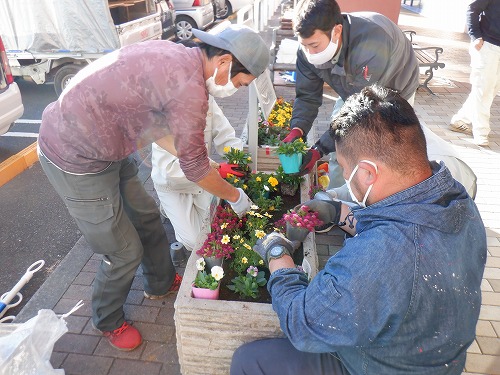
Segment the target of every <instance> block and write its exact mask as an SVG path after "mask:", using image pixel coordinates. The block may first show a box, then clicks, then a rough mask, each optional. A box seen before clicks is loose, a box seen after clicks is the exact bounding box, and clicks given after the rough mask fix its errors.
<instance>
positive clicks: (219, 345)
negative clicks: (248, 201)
mask: <svg viewBox="0 0 500 375" xmlns="http://www.w3.org/2000/svg"><path fill="white" fill-rule="evenodd" d="M309 187H310V184H309V181H307V182H305V183H303V184H302V185H301V202H304V201H307V200H309V197H308V192H309ZM303 248H304V258H305V259H306V260H307V262H308V263H309V265H310V266H311V271H310V276H311V277H313V276H314V275H315V274H316V272H317V270H318V257H317V254H316V247H315V242H314V233H310V234H309V235H308V236H307V238H306V240H305V241H304V244H303ZM197 258H198V256H197V255H196V254H195V252H193V253H192V254H191V256H190V258H189V260H188V263H187V265H186V271H185V273H184V278H183V280H182V284H181V287H180V290H179V292H178V294H177V299H176V301H175V304H174V307H175V313H174V320H175V329H176V336H177V352H178V354H179V362H180V366H181V373H182V374H183V375H194V374H199V375H211V374H213V375H222V374H229V367H230V365H231V357H232V355H233V352H234V351H235V350H236V349H237V348H238V347H239V346H240V345H242V344H244V343H246V342H250V341H254V340H257V339H261V338H269V337H280V336H283V333H282V331H281V329H280V326H279V321H278V318H277V316H276V313H275V312H274V311H273V309H272V306H271V304H266V303H256V302H240V301H221V300H217V301H212V300H203V299H195V298H192V297H191V283H192V281H193V280H194V278H195V276H196V265H195V262H196V259H197Z"/></svg>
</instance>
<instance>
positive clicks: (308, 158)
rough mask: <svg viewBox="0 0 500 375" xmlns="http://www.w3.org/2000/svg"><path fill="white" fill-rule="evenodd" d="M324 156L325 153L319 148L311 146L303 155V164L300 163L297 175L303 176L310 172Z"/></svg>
mask: <svg viewBox="0 0 500 375" xmlns="http://www.w3.org/2000/svg"><path fill="white" fill-rule="evenodd" d="M322 157H323V153H322V152H321V151H320V150H318V149H317V148H314V147H312V148H310V149H309V150H308V151H307V153H306V154H305V155H304V156H303V157H302V164H301V165H300V169H299V172H298V173H297V175H299V176H303V175H305V174H308V173H310V172H311V171H312V169H313V168H314V165H315V164H316V162H317V161H318V160H319V159H321V158H322Z"/></svg>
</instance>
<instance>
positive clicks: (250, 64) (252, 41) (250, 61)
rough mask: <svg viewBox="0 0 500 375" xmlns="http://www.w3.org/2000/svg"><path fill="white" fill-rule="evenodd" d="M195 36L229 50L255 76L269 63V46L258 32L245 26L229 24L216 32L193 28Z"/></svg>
mask: <svg viewBox="0 0 500 375" xmlns="http://www.w3.org/2000/svg"><path fill="white" fill-rule="evenodd" d="M193 34H194V36H195V37H197V38H198V39H200V40H201V41H202V42H204V43H206V44H209V45H211V46H214V47H217V48H221V49H224V50H226V51H229V52H231V53H232V54H233V55H234V57H236V58H237V59H238V61H239V62H240V63H242V64H243V66H244V67H245V68H246V69H247V70H248V71H249V72H250V73H251V74H252V75H253V76H255V77H258V76H260V75H261V74H262V73H263V72H264V70H266V68H267V67H268V65H269V48H268V47H267V46H266V43H265V42H264V40H263V39H262V38H261V36H260V35H259V34H257V33H256V32H255V31H253V30H252V29H250V28H249V27H246V26H240V25H231V26H229V27H228V28H226V29H224V30H222V31H221V32H220V33H218V34H210V33H206V32H204V31H201V30H198V29H193Z"/></svg>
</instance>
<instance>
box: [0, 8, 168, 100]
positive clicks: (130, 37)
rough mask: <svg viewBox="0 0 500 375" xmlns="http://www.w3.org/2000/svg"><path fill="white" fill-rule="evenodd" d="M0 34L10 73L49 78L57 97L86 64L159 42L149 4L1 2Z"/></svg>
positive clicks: (156, 17)
mask: <svg viewBox="0 0 500 375" xmlns="http://www.w3.org/2000/svg"><path fill="white" fill-rule="evenodd" d="M0 35H2V37H3V41H4V44H5V49H6V52H7V57H8V58H9V63H10V66H11V69H12V75H14V76H18V77H24V78H31V79H32V80H33V81H34V82H36V83H38V84H42V83H45V81H47V80H48V78H53V80H54V88H55V90H56V93H57V94H58V95H59V94H60V93H61V92H62V90H63V89H64V87H66V85H67V84H68V82H69V80H70V79H71V78H72V77H73V76H74V75H75V74H76V73H77V72H78V71H80V70H81V69H82V68H83V67H84V66H85V65H87V64H88V63H90V62H91V61H93V60H95V59H97V58H99V57H101V56H103V55H104V54H106V53H108V52H111V51H113V50H116V49H118V48H120V47H122V46H125V45H128V44H132V43H136V42H140V41H144V40H149V39H161V36H162V22H161V7H160V6H158V4H157V3H156V2H155V0H109V1H108V0H78V1H75V0H36V1H33V0H2V1H1V2H0Z"/></svg>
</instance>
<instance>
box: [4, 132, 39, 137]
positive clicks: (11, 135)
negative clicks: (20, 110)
mask: <svg viewBox="0 0 500 375" xmlns="http://www.w3.org/2000/svg"><path fill="white" fill-rule="evenodd" d="M2 137H23V138H38V133H24V132H7V133H5V134H3V135H2Z"/></svg>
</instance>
